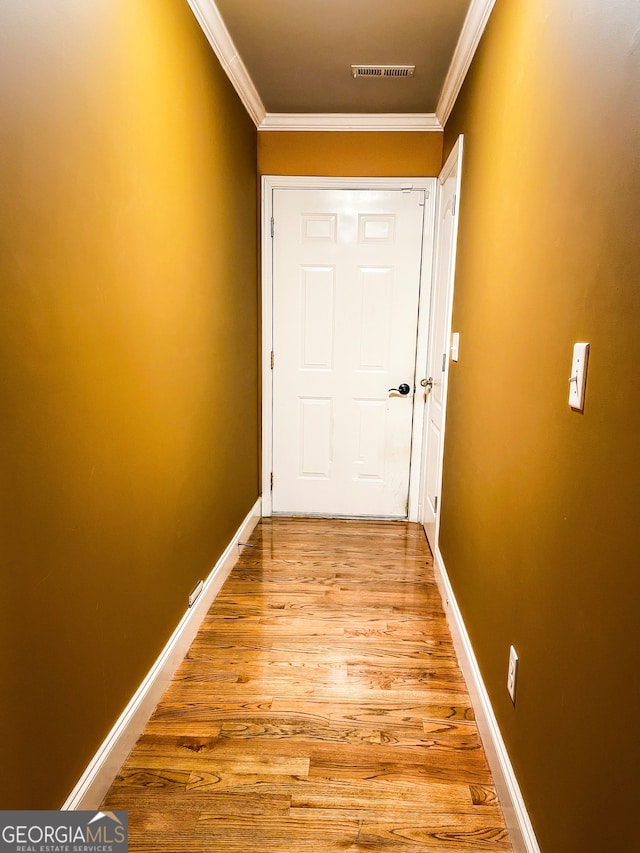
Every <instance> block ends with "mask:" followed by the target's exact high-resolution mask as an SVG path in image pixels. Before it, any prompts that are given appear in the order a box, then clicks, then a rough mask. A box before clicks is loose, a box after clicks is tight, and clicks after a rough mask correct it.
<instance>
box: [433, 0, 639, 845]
mask: <svg viewBox="0 0 640 853" xmlns="http://www.w3.org/2000/svg"><path fill="white" fill-rule="evenodd" d="M639 33H640V6H639V5H638V3H637V2H636V0H621V1H620V2H615V3H611V2H605V0H535V2H526V3H525V2H513V0H497V3H496V6H495V8H494V11H493V14H492V17H491V19H490V22H489V26H488V29H487V31H486V33H485V35H484V38H483V40H482V43H481V45H480V50H479V52H478V54H477V56H476V59H475V60H474V63H473V66H472V69H471V73H470V76H469V77H468V78H467V81H466V83H465V85H464V88H463V91H462V95H461V97H460V99H459V101H458V104H457V106H456V109H455V111H454V113H453V115H452V117H451V119H450V120H449V122H448V124H447V127H446V136H445V149H446V150H447V151H448V150H449V149H450V148H451V146H452V145H453V143H454V141H455V139H456V137H457V135H458V134H459V133H464V134H465V155H464V157H465V161H464V166H463V176H462V198H461V207H460V235H459V254H458V267H457V276H456V285H455V287H456V291H455V306H454V317H453V326H454V330H455V331H459V332H460V361H459V363H458V364H453V365H452V367H451V382H450V397H449V401H450V403H449V415H448V422H447V439H446V447H445V461H444V465H445V468H444V487H443V494H442V528H441V547H442V553H443V557H444V561H445V565H446V568H447V570H448V572H449V574H450V576H451V578H452V581H453V585H454V588H455V592H456V594H457V597H458V599H459V602H460V605H461V608H462V611H463V615H464V618H465V621H466V624H467V627H468V629H469V633H470V636H471V639H472V642H473V645H474V648H475V651H476V653H477V656H478V660H479V663H480V666H481V669H482V673H483V676H484V679H485V682H486V684H487V686H488V689H489V692H490V695H491V700H492V703H493V706H494V709H495V711H496V713H497V716H498V721H499V724H500V727H501V730H502V733H503V735H504V738H505V741H506V743H507V746H508V749H509V752H510V755H511V758H512V760H513V764H514V767H515V771H516V773H517V776H518V779H519V781H520V784H521V787H522V791H523V794H524V797H525V800H526V803H527V806H528V809H529V813H530V815H531V818H532V821H533V824H534V828H535V830H536V832H537V834H538V839H539V842H540V846H541V849H542V850H543V851H544V853H604V851H631V850H636V849H640V828H639V824H638V819H637V784H636V783H637V771H638V763H639V760H640V738H639V737H638V735H637V731H636V729H637V722H636V713H637V710H638V707H640V690H639V685H640V674H639V670H638V663H639V660H640V653H639V649H640V619H639V611H640V571H639V568H638V566H639V558H638V551H639V543H638V531H639V529H640V509H639V507H640V379H639V376H640V373H639V369H640V239H639V227H640V157H639V156H638V155H639V151H640V97H639V93H640V38H639V35H638V34H639ZM576 341H588V342H590V343H591V359H590V364H589V375H588V384H587V395H586V406H585V410H584V414H579V413H576V412H572V411H571V409H570V408H569V406H568V405H567V396H568V385H569V383H568V381H567V380H568V377H569V373H570V366H571V355H572V347H573V344H574V342H576ZM511 643H513V644H514V645H515V646H516V648H517V650H518V653H519V655H520V680H519V685H518V700H517V704H516V707H515V709H514V708H513V707H512V705H511V703H510V700H509V697H508V695H507V692H506V689H505V681H506V674H507V657H508V650H509V645H510V644H511Z"/></svg>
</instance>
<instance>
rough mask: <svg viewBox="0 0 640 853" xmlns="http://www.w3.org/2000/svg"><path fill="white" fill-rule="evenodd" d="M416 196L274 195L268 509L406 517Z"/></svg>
mask: <svg viewBox="0 0 640 853" xmlns="http://www.w3.org/2000/svg"><path fill="white" fill-rule="evenodd" d="M424 198H425V193H424V191H423V190H419V191H413V192H400V191H373V190H299V189H277V190H274V194H273V213H274V221H275V228H274V232H275V233H274V240H273V350H274V369H273V481H274V483H273V494H272V500H273V510H274V511H275V512H292V513H322V514H328V515H371V516H388V517H397V518H404V517H406V516H407V497H408V487H409V466H410V453H411V428H412V417H413V398H414V395H413V386H414V379H415V358H416V328H417V311H418V298H419V285H420V262H421V253H422V230H423V217H424ZM403 382H404V383H407V384H409V385H410V387H411V389H412V392H411V393H410V394H409V395H408V396H406V397H403V396H401V395H399V394H392V395H389V389H390V388H392V387H393V388H397V387H398V386H399V384H400V383H403Z"/></svg>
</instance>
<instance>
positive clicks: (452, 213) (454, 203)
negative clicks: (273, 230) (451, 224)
mask: <svg viewBox="0 0 640 853" xmlns="http://www.w3.org/2000/svg"><path fill="white" fill-rule="evenodd" d="M457 208H458V196H457V195H454V197H453V204H452V205H451V215H452V216H455V215H456V210H457ZM271 221H272V222H273V219H272V220H271Z"/></svg>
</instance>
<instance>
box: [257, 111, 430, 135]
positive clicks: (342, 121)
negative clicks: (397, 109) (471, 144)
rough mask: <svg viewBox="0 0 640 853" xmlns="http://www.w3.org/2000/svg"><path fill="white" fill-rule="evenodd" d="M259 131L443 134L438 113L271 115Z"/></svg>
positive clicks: (265, 119)
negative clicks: (426, 132)
mask: <svg viewBox="0 0 640 853" xmlns="http://www.w3.org/2000/svg"><path fill="white" fill-rule="evenodd" d="M258 130H316V131H340V130H359V131H376V130H378V131H400V130H404V131H407V130H412V131H423V132H424V131H439V130H442V124H441V123H440V122H439V121H438V118H437V116H436V115H435V113H267V114H266V116H265V117H264V118H263V119H262V121H261V122H260V124H259V125H258Z"/></svg>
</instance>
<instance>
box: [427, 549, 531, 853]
mask: <svg viewBox="0 0 640 853" xmlns="http://www.w3.org/2000/svg"><path fill="white" fill-rule="evenodd" d="M433 557H434V559H433V562H434V569H435V575H436V580H437V583H438V587H439V589H440V594H441V595H442V603H443V605H444V608H445V612H446V614H447V620H448V622H449V627H450V629H451V635H452V637H453V642H454V645H455V648H456V652H457V654H458V659H459V661H460V667H461V669H462V673H463V675H464V677H465V680H466V682H467V687H468V689H469V693H470V695H471V702H472V705H473V707H474V710H475V714H476V721H477V723H478V729H479V731H480V737H481V738H482V743H483V745H484V748H485V752H486V755H487V761H488V762H489V767H490V768H491V772H492V774H493V779H494V782H495V785H496V789H497V792H498V797H499V799H500V805H501V806H502V811H503V813H504V819H505V823H506V825H507V829H508V831H509V836H510V839H511V844H512V846H513V851H514V853H540V847H539V845H538V841H537V839H536V836H535V833H534V831H533V826H532V825H531V820H530V818H529V813H528V811H527V807H526V805H525V802H524V799H523V797H522V792H521V791H520V786H519V785H518V780H517V778H516V775H515V773H514V770H513V766H512V764H511V759H510V758H509V753H508V752H507V748H506V746H505V743H504V740H503V739H502V734H501V733H500V727H499V726H498V721H497V720H496V716H495V714H494V712H493V707H492V705H491V700H490V699H489V694H488V693H487V688H486V687H485V685H484V681H483V679H482V675H481V674H480V667H479V666H478V661H477V660H476V656H475V654H474V651H473V646H472V645H471V640H470V639H469V634H468V633H467V629H466V626H465V624H464V620H463V618H462V614H461V612H460V608H459V607H458V602H457V601H456V597H455V594H454V592H453V587H452V586H451V582H450V580H449V575H448V574H447V570H446V568H445V565H444V560H443V559H442V554H441V553H440V549H439V548H437V547H436V549H435V553H434V555H433Z"/></svg>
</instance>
